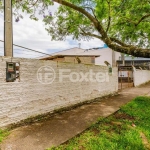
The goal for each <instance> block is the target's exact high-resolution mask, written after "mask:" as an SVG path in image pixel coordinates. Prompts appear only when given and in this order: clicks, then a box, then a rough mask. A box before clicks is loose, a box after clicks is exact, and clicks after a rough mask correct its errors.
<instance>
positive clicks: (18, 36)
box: [0, 4, 104, 58]
mask: <svg viewBox="0 0 150 150" xmlns="http://www.w3.org/2000/svg"><path fill="white" fill-rule="evenodd" d="M57 8H58V5H57V4H55V5H54V6H51V7H49V9H50V11H51V12H52V14H54V12H55V11H56V10H57ZM22 15H23V17H24V18H23V19H21V20H20V21H19V22H15V18H13V43H14V44H17V45H20V46H24V47H27V48H31V49H34V50H37V51H41V52H43V53H48V54H52V53H54V52H58V51H62V50H66V49H70V48H73V47H78V46H79V43H81V48H83V49H89V48H93V47H102V46H103V45H104V44H103V42H102V41H100V40H99V39H93V40H90V41H77V40H72V38H71V37H67V39H66V40H65V41H51V36H50V35H49V34H48V32H47V31H46V30H45V25H44V23H43V22H42V18H39V21H34V20H31V19H30V18H29V15H27V14H22ZM0 40H4V14H3V13H0ZM3 55H4V44H3V43H2V42H0V56H3ZM39 56H42V55H41V54H38V53H35V52H30V51H27V50H23V49H21V48H18V47H15V46H14V57H25V58H36V57H39Z"/></svg>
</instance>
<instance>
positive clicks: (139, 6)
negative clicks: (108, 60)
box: [12, 0, 150, 58]
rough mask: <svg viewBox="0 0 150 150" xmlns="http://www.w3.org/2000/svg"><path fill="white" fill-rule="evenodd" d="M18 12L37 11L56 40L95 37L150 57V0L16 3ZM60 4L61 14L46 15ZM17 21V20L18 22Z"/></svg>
mask: <svg viewBox="0 0 150 150" xmlns="http://www.w3.org/2000/svg"><path fill="white" fill-rule="evenodd" d="M12 1H13V6H14V9H15V10H16V11H14V14H15V15H16V16H17V19H19V17H22V16H21V15H20V14H18V12H17V10H20V9H22V11H26V12H27V13H30V14H31V16H30V18H31V19H35V20H37V17H36V16H35V11H39V14H41V15H43V16H44V19H43V21H44V22H45V24H46V30H47V31H48V32H49V34H50V35H51V36H52V40H64V39H65V38H66V37H67V36H70V35H71V36H73V38H74V39H77V40H81V39H87V40H90V39H91V38H93V37H95V38H98V39H100V40H102V41H103V42H104V43H106V44H107V45H108V47H110V48H111V49H113V50H115V51H118V52H121V53H126V54H129V55H133V56H137V57H147V58H148V57H150V0H12ZM54 2H56V3H59V4H60V6H59V8H58V11H57V12H56V13H55V14H54V15H52V14H51V12H49V13H50V14H49V15H45V11H48V10H49V6H50V5H53V4H54ZM16 21H17V20H16Z"/></svg>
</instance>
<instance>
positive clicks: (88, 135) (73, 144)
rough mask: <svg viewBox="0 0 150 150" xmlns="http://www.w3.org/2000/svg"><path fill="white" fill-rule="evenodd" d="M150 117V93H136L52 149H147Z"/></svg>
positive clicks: (149, 138) (149, 135)
mask: <svg viewBox="0 0 150 150" xmlns="http://www.w3.org/2000/svg"><path fill="white" fill-rule="evenodd" d="M149 118H150V97H137V98H136V99H135V100H133V101H132V102H130V103H128V104H127V105H125V106H123V107H122V108H121V109H120V110H119V111H118V112H117V113H115V114H114V115H112V116H110V117H108V118H105V119H101V120H100V121H99V122H98V123H96V124H94V125H92V126H91V128H90V129H88V130H87V131H85V132H84V133H82V134H81V135H80V136H77V137H75V138H73V139H71V140H70V141H68V142H67V143H66V144H63V145H61V146H58V147H52V148H50V149H49V150H73V149H75V150H81V149H85V150H91V149H92V150H106V149H107V150H146V149H148V148H150V126H149V124H150V119H149ZM141 133H142V134H144V135H145V138H143V137H141ZM145 139H146V140H145ZM145 141H147V143H146V142H145ZM148 142H149V143H148Z"/></svg>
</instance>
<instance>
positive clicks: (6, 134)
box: [0, 129, 9, 143]
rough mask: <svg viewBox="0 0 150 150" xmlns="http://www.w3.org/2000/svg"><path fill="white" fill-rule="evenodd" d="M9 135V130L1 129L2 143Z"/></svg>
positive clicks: (0, 137) (0, 139)
mask: <svg viewBox="0 0 150 150" xmlns="http://www.w3.org/2000/svg"><path fill="white" fill-rule="evenodd" d="M8 135H9V132H8V131H7V130H1V129H0V143H1V142H2V141H3V140H4V138H5V137H7V136H8Z"/></svg>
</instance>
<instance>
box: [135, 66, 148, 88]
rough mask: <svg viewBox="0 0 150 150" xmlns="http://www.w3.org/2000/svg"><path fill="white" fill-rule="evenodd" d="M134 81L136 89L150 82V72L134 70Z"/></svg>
mask: <svg viewBox="0 0 150 150" xmlns="http://www.w3.org/2000/svg"><path fill="white" fill-rule="evenodd" d="M133 80H134V86H135V87H136V86H139V85H141V84H144V83H146V82H148V81H150V71H149V70H139V69H135V68H134V72H133Z"/></svg>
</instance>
